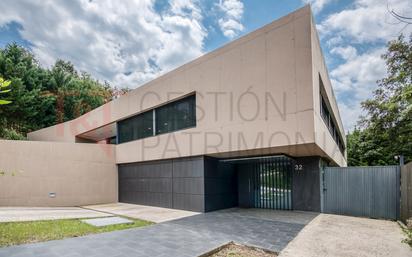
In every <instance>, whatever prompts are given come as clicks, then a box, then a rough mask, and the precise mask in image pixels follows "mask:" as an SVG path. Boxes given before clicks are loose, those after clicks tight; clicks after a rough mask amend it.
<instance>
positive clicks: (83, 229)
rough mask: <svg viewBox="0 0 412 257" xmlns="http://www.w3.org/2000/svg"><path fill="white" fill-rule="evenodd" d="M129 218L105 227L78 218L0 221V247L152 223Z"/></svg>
mask: <svg viewBox="0 0 412 257" xmlns="http://www.w3.org/2000/svg"><path fill="white" fill-rule="evenodd" d="M128 219H130V218H128ZM131 220H133V223H130V224H118V225H110V226H105V227H94V226H91V225H89V224H86V223H83V222H81V221H80V219H66V220H45V221H27V222H6V223H0V247H4V246H10V245H18V244H24V243H33V242H41V241H49V240H56V239H62V238H67V237H78V236H84V235H88V234H96V233H102V232H109V231H115V230H122V229H128V228H137V227H143V226H147V225H150V224H153V223H151V222H148V221H144V220H137V219H131Z"/></svg>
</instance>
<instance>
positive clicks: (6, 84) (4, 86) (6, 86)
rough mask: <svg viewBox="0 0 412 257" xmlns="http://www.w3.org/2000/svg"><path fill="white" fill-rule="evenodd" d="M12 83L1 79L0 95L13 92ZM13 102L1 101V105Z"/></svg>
mask: <svg viewBox="0 0 412 257" xmlns="http://www.w3.org/2000/svg"><path fill="white" fill-rule="evenodd" d="M10 83H11V81H9V80H4V79H3V78H1V77H0V94H6V93H9V92H10V91H11V89H10V88H9V87H10ZM9 103H11V101H9V100H5V99H0V105H4V104H9Z"/></svg>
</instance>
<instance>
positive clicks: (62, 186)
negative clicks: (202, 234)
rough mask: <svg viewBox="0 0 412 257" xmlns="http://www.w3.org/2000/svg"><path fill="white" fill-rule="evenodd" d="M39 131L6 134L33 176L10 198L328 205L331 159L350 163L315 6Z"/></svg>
mask: <svg viewBox="0 0 412 257" xmlns="http://www.w3.org/2000/svg"><path fill="white" fill-rule="evenodd" d="M28 138H29V140H30V141H28V142H11V141H0V145H7V146H8V147H9V148H10V149H12V150H11V153H10V155H9V156H6V155H5V154H3V153H2V154H0V158H1V159H0V161H2V163H5V164H6V167H4V169H11V170H13V169H16V170H19V169H22V170H24V172H22V174H23V175H21V178H23V177H25V176H26V177H30V179H29V180H26V182H19V183H23V184H21V185H26V186H25V187H24V186H22V188H21V189H19V190H21V191H24V192H25V193H22V192H19V190H17V189H11V191H12V192H14V193H8V194H9V195H8V196H4V195H3V197H2V196H0V205H60V206H61V205H78V204H93V203H104V202H110V201H117V199H118V200H119V201H120V202H127V203H136V204H144V205H154V206H161V207H168V208H177V209H186V210H193V211H200V212H204V211H211V210H216V209H222V208H229V207H233V206H242V207H256V208H270V209H293V210H306V211H321V197H322V194H321V192H322V176H321V174H322V166H324V165H331V166H346V150H345V144H346V142H345V136H344V130H343V126H342V122H341V118H340V115H339V110H338V106H337V104H336V99H335V96H334V94H333V90H332V86H331V82H330V80H329V77H328V72H327V69H326V65H325V62H324V58H323V55H322V51H321V48H320V44H319V38H318V35H317V32H316V27H315V23H314V21H313V19H312V14H311V10H310V7H309V6H307V7H304V8H302V9H299V10H297V11H295V12H293V13H291V14H289V15H287V16H285V17H283V18H280V19H279V20H276V21H274V22H273V23H271V24H269V25H266V26H264V27H263V28H260V29H258V30H256V31H254V32H252V33H250V34H248V35H246V36H243V37H241V38H239V39H237V40H234V41H233V42H230V43H229V44H227V45H225V46H223V47H222V48H219V49H217V50H215V51H213V52H210V53H208V54H205V55H204V56H201V57H199V58H198V59H196V60H194V61H191V62H189V63H187V64H185V65H183V66H181V67H179V68H177V69H175V70H173V71H171V72H169V73H167V74H164V75H162V76H160V77H158V78H156V79H154V80H152V81H150V82H148V83H146V84H145V85H143V86H141V87H139V88H137V89H135V90H133V91H131V92H129V93H127V94H125V95H123V96H121V97H119V98H118V99H116V100H114V101H112V102H109V103H107V104H105V105H103V106H101V107H99V108H97V109H95V110H93V111H91V112H89V113H87V114H85V115H83V116H81V117H79V118H77V119H75V120H72V121H68V122H65V123H63V124H58V125H56V126H53V127H48V128H44V129H41V130H39V131H35V132H32V133H30V134H29V135H28ZM33 141H43V142H33ZM13 149H14V150H13ZM21 149H23V150H21ZM13 151H14V152H13ZM22 151H23V152H25V153H26V154H24V155H19V153H21V152H22ZM44 151H48V153H47V155H44ZM13 153H14V154H17V155H18V156H20V157H21V158H20V157H19V158H20V159H19V161H14V162H13V161H11V159H13V158H14V159H15V158H16V157H12V155H13ZM39 155H40V156H39ZM27 156H36V157H29V158H32V159H31V161H30V162H29V161H27V160H26V159H25V158H24V157H27ZM2 157H3V158H2ZM79 160H80V161H79ZM19 162H23V163H25V164H24V165H23V164H18V163H19ZM16 165H17V166H16ZM19 165H20V166H19ZM21 165H23V167H22V166H21ZM33 170H35V172H34V171H33ZM36 172H37V173H36ZM53 172H54V173H53ZM68 174H70V175H68ZM5 177H6V176H5ZM53 177H54V178H55V179H54V180H52V182H50V178H53ZM21 178H19V174H18V175H16V176H14V178H11V177H6V178H3V183H4V185H5V186H6V187H7V188H9V189H10V188H11V187H13V185H12V184H13V183H12V182H11V181H12V180H13V179H15V180H17V179H20V180H21ZM5 180H8V181H9V182H4V181H5ZM29 181H30V182H29ZM39 181H40V182H39ZM47 181H49V182H47ZM24 183H26V184H24ZM36 183H40V184H41V185H42V186H37V184H36ZM6 184H7V185H6ZM2 187H3V184H2V180H1V178H0V188H2ZM33 187H35V188H36V189H33ZM3 188H4V187H3ZM30 190H32V191H30ZM0 191H1V189H0ZM22 195H25V197H23V196H22Z"/></svg>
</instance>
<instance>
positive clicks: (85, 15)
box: [0, 0, 207, 87]
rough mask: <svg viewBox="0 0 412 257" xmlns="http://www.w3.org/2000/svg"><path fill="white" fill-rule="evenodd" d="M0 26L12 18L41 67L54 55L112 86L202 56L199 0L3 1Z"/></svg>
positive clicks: (134, 82)
mask: <svg viewBox="0 0 412 257" xmlns="http://www.w3.org/2000/svg"><path fill="white" fill-rule="evenodd" d="M0 5H1V9H2V14H7V15H2V16H1V17H0V26H4V25H6V24H7V23H9V22H12V21H16V22H18V23H19V24H21V25H22V27H23V29H22V30H21V31H20V34H21V36H22V37H23V38H24V39H25V40H28V41H29V42H30V43H31V44H32V45H33V47H32V50H33V52H34V53H35V54H36V56H38V58H39V59H40V62H41V63H42V64H44V65H51V64H53V62H54V61H55V60H56V59H57V58H61V59H65V60H70V61H71V62H73V63H74V64H75V66H76V67H78V68H79V69H80V70H83V71H87V72H89V73H91V74H93V75H94V76H96V77H97V78H99V79H102V80H108V81H109V82H111V83H112V84H114V85H116V86H129V87H136V86H138V85H139V84H142V83H143V82H145V81H148V80H149V79H152V78H154V77H156V76H158V75H159V74H160V73H164V72H166V71H168V70H170V69H173V68H174V67H176V66H178V65H181V64H183V63H185V62H187V61H189V60H191V59H194V58H196V57H198V56H200V55H201V54H202V51H203V42H204V39H205V37H206V35H207V33H206V30H205V28H204V27H203V26H202V23H201V22H202V13H201V9H200V7H199V3H198V2H197V0H172V1H169V5H170V6H169V7H168V8H167V9H166V10H165V11H164V12H162V13H157V12H156V10H155V9H154V0H139V1H132V0H122V1H115V0H101V1H89V0H76V1H63V0H60V1H47V2H46V1H41V0H37V1H36V0H21V1H13V0H4V1H2V2H1V4H0Z"/></svg>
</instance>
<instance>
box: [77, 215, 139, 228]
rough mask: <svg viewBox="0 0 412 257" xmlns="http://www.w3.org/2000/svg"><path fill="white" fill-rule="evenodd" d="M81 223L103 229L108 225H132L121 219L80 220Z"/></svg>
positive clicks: (127, 220)
mask: <svg viewBox="0 0 412 257" xmlns="http://www.w3.org/2000/svg"><path fill="white" fill-rule="evenodd" d="M82 222H84V223H87V224H89V225H92V226H95V227H104V226H109V225H117V224H128V223H133V221H132V220H129V219H125V218H121V217H107V218H96V219H85V220H82Z"/></svg>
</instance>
